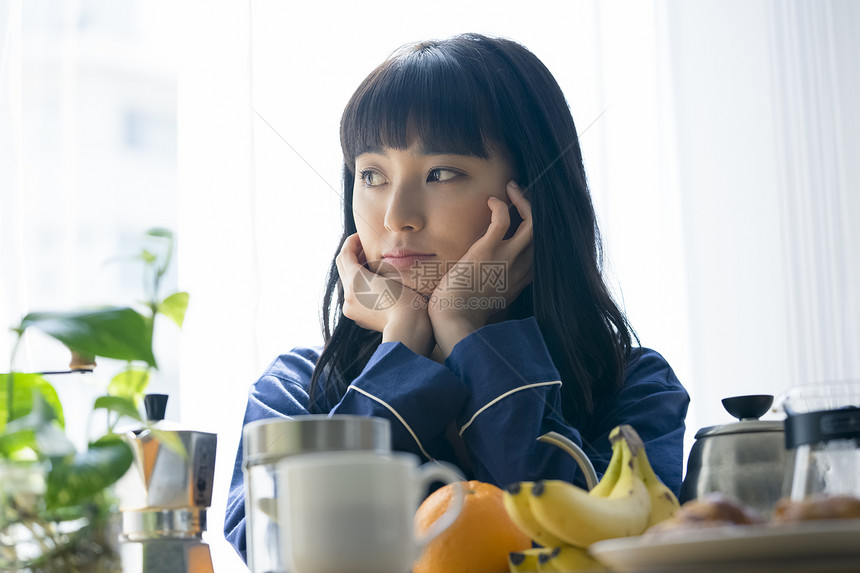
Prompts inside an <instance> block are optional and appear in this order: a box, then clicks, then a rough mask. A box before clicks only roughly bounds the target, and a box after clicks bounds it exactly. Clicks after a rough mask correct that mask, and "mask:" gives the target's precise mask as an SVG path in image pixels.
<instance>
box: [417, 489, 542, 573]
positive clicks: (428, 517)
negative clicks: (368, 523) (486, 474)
mask: <svg viewBox="0 0 860 573" xmlns="http://www.w3.org/2000/svg"><path fill="white" fill-rule="evenodd" d="M460 485H461V486H462V487H463V509H462V510H461V511H460V515H459V516H458V517H457V520H456V521H455V522H454V523H453V524H452V525H451V526H450V527H448V529H446V530H445V531H443V532H442V533H440V534H439V536H438V537H436V538H435V539H433V540H432V541H430V543H428V544H427V547H425V548H424V552H423V553H422V554H421V557H419V558H418V561H416V562H415V564H414V565H413V566H412V573H507V571H508V553H510V552H512V551H523V550H525V549H528V548H530V547H531V546H532V542H531V539H529V537H528V536H527V535H526V534H524V533H523V532H522V531H520V530H519V529H518V528H517V526H516V525H514V523H513V522H512V521H511V519H510V517H508V513H507V511H505V506H504V504H503V502H502V490H501V489H499V488H498V487H496V486H494V485H492V484H489V483H484V482H480V481H469V482H460ZM453 495H454V486H453V485H450V484H449V485H446V486H444V487H442V488H440V489H437V490H436V491H435V492H433V493H432V494H431V495H430V496H429V497H428V498H427V499H425V500H424V503H422V504H421V507H419V508H418V512H417V513H416V514H415V527H416V529H417V531H418V533H419V534H422V533H424V532H425V531H426V530H427V528H428V527H430V525H432V524H433V523H434V522H435V521H436V520H437V519H439V517H440V516H441V515H442V514H443V513H445V510H446V509H448V507H449V506H450V505H451V501H452V499H453Z"/></svg>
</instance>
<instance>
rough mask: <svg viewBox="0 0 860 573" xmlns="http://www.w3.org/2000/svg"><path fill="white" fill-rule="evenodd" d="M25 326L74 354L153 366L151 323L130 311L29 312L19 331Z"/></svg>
mask: <svg viewBox="0 0 860 573" xmlns="http://www.w3.org/2000/svg"><path fill="white" fill-rule="evenodd" d="M29 327H36V328H38V329H39V330H41V331H43V332H45V333H46V334H48V335H49V336H52V337H53V338H56V339H57V340H59V341H60V342H62V343H63V344H65V345H66V346H68V347H69V348H70V349H71V350H74V351H77V352H82V353H89V354H94V355H96V356H103V357H105V358H116V359H118V360H140V361H143V362H146V363H147V364H149V365H150V366H152V367H156V364H155V356H153V354H152V321H151V320H150V319H148V318H146V317H144V316H143V315H142V314H140V313H139V312H137V311H136V310H134V309H133V308H128V307H109V308H103V309H97V310H89V311H72V312H32V313H30V314H28V315H27V316H25V317H24V320H23V321H21V328H24V329H26V328H29Z"/></svg>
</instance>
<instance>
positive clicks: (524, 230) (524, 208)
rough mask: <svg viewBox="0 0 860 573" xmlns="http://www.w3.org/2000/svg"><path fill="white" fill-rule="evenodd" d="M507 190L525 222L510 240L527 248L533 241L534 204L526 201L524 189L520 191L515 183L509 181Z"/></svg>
mask: <svg viewBox="0 0 860 573" xmlns="http://www.w3.org/2000/svg"><path fill="white" fill-rule="evenodd" d="M505 189H506V190H507V192H508V197H510V198H511V202H512V203H513V204H514V206H515V207H516V208H517V212H518V213H519V214H520V217H521V218H522V220H523V221H522V223H520V226H519V227H518V228H517V231H516V233H514V235H513V237H511V239H510V240H511V241H514V242H515V243H520V244H521V245H522V246H525V244H528V243H531V240H532V228H533V227H532V225H533V223H532V204H531V202H530V201H529V200H528V199H526V196H525V194H524V193H523V191H522V189H520V186H519V185H517V183H516V182H515V181H513V180H511V181H508V185H507V187H506V188H505Z"/></svg>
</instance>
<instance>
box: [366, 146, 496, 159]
mask: <svg viewBox="0 0 860 573" xmlns="http://www.w3.org/2000/svg"><path fill="white" fill-rule="evenodd" d="M384 149H385V148H384V147H379V146H373V147H367V148H365V149H362V150H360V151H358V152H357V153H356V154H355V156H356V157H358V156H359V155H364V154H365V153H373V154H375V155H383V156H384V155H386V154H385V151H384ZM418 153H419V154H420V155H427V156H438V155H462V156H464V157H475V158H477V159H486V158H485V157H481V156H480V155H478V154H475V153H457V152H455V151H450V150H444V149H433V148H430V147H426V146H424V145H423V144H422V145H419V146H418Z"/></svg>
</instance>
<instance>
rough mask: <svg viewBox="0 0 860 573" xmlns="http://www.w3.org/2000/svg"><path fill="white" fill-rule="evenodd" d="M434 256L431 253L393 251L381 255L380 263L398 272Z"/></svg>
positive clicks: (406, 250) (403, 250) (405, 250)
mask: <svg viewBox="0 0 860 573" xmlns="http://www.w3.org/2000/svg"><path fill="white" fill-rule="evenodd" d="M434 256H435V255H434V254H432V253H421V252H418V251H410V250H408V249H394V250H391V251H389V252H387V253H385V254H383V255H382V261H383V262H384V263H387V264H389V265H391V266H392V267H394V268H395V269H398V270H406V269H410V268H412V267H413V266H414V265H415V264H416V263H418V262H419V261H423V260H427V259H429V258H431V257H434Z"/></svg>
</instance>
